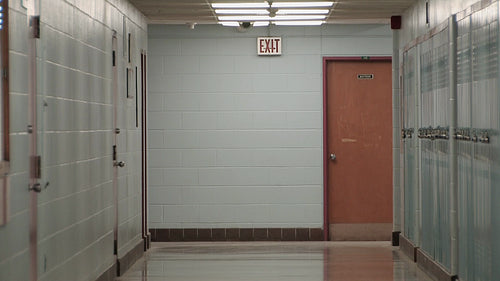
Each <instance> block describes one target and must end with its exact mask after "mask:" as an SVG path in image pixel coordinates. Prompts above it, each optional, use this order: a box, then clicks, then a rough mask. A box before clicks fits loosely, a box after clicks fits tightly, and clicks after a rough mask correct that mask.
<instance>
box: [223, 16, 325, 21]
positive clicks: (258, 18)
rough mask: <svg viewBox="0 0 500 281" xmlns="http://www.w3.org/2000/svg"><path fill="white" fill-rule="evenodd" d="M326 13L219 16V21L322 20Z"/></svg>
mask: <svg viewBox="0 0 500 281" xmlns="http://www.w3.org/2000/svg"><path fill="white" fill-rule="evenodd" d="M325 18H326V15H293V16H275V17H270V16H220V17H219V20H220V21H270V20H272V21H281V20H284V21H287V20H288V21H290V20H324V19H325Z"/></svg>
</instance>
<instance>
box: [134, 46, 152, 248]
mask: <svg viewBox="0 0 500 281" xmlns="http://www.w3.org/2000/svg"><path fill="white" fill-rule="evenodd" d="M147 78H148V77H147V52H146V50H142V51H141V141H142V143H141V154H142V157H141V161H142V165H141V166H142V180H141V193H142V200H141V204H142V239H144V251H147V250H148V249H149V248H150V247H151V233H150V232H149V229H148V175H147V174H148V123H147V119H148V111H147V104H148V102H147V94H148V91H147V90H148V88H147V84H148V83H147V80H148V79H147ZM136 98H139V97H136Z"/></svg>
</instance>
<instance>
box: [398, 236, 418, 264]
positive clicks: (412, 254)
mask: <svg viewBox="0 0 500 281" xmlns="http://www.w3.org/2000/svg"><path fill="white" fill-rule="evenodd" d="M399 249H400V250H401V251H402V252H403V253H404V254H405V255H407V256H408V257H409V258H410V259H411V260H412V261H414V262H416V261H417V249H418V248H417V247H415V245H413V243H412V242H411V241H410V240H409V239H408V238H406V237H405V236H404V235H403V234H400V235H399Z"/></svg>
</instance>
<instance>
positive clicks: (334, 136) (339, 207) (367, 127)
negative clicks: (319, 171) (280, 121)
mask: <svg viewBox="0 0 500 281" xmlns="http://www.w3.org/2000/svg"><path fill="white" fill-rule="evenodd" d="M391 75H392V74H391V62H390V61H328V63H327V107H328V108H327V140H328V143H327V149H328V151H327V152H328V155H327V156H328V157H329V158H331V159H329V161H328V162H327V163H328V168H327V171H328V218H329V219H328V220H329V233H330V240H390V239H391V233H392V112H391V110H392V91H391V88H392V84H391V79H392V77H391Z"/></svg>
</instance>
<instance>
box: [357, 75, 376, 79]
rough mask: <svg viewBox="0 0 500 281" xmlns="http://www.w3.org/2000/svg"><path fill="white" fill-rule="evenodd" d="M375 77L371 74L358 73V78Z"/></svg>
mask: <svg viewBox="0 0 500 281" xmlns="http://www.w3.org/2000/svg"><path fill="white" fill-rule="evenodd" d="M374 77H375V75H373V74H358V80H371V79H373V78H374Z"/></svg>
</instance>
